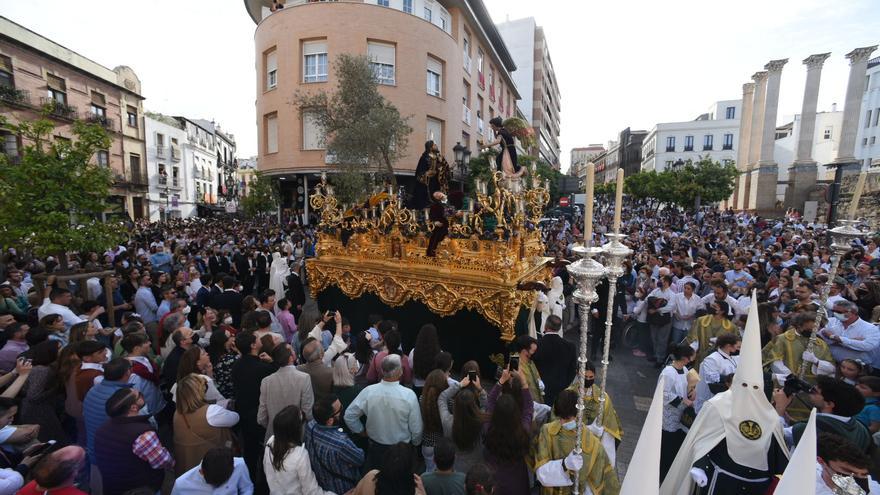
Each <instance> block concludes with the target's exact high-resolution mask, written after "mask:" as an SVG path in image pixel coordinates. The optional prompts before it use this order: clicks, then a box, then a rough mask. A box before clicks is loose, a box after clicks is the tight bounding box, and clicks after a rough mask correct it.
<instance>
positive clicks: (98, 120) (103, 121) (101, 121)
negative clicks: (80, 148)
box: [85, 113, 114, 131]
mask: <svg viewBox="0 0 880 495" xmlns="http://www.w3.org/2000/svg"><path fill="white" fill-rule="evenodd" d="M85 121H86V122H88V123H90V124H98V125H99V126H101V127H103V128H104V129H107V130H108V131H112V130H114V129H113V128H114V122H113V119H111V118H109V117H106V116H104V115H98V114H95V113H90V114H88V115H87V116H86V118H85Z"/></svg>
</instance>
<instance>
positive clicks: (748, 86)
mask: <svg viewBox="0 0 880 495" xmlns="http://www.w3.org/2000/svg"><path fill="white" fill-rule="evenodd" d="M754 92H755V83H753V82H750V83H745V84H743V94H744V95H748V94H752V93H754Z"/></svg>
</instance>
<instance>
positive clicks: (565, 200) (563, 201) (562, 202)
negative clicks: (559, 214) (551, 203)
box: [559, 196, 568, 206]
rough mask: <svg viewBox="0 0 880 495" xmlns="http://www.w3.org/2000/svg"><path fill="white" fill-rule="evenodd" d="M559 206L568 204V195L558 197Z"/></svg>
mask: <svg viewBox="0 0 880 495" xmlns="http://www.w3.org/2000/svg"><path fill="white" fill-rule="evenodd" d="M559 206H568V196H563V197H561V198H559Z"/></svg>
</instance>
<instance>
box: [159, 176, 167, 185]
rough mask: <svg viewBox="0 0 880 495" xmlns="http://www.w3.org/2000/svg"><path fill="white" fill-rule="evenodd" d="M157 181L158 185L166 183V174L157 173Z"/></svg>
mask: <svg viewBox="0 0 880 495" xmlns="http://www.w3.org/2000/svg"><path fill="white" fill-rule="evenodd" d="M158 182H159V185H160V186H167V185H168V176H167V175H165V174H158Z"/></svg>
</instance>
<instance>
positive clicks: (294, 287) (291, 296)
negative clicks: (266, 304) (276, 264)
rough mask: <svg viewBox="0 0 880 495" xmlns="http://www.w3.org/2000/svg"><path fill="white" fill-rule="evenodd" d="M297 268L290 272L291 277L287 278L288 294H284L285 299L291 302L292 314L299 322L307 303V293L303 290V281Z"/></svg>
mask: <svg viewBox="0 0 880 495" xmlns="http://www.w3.org/2000/svg"><path fill="white" fill-rule="evenodd" d="M295 268H296V267H294V269H292V270H291V271H290V275H289V276H288V277H287V292H286V293H285V294H284V297H286V298H287V300H288V301H290V305H291V308H290V312H291V313H293V317H294V318H296V321H299V316H300V315H301V314H302V308H303V305H304V304H305V303H306V293H305V290H303V284H302V280H300V278H299V274H298V273H297V272H296V270H295Z"/></svg>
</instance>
